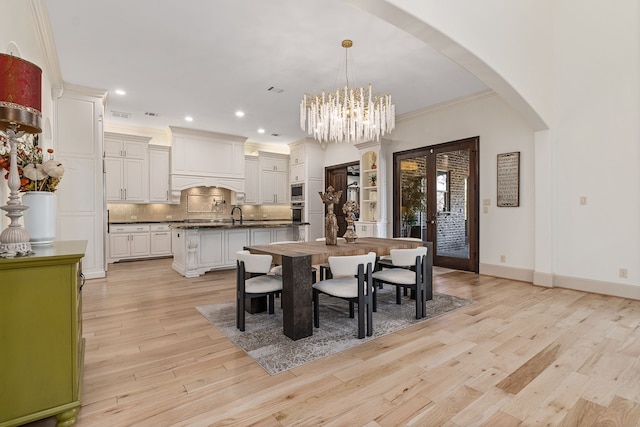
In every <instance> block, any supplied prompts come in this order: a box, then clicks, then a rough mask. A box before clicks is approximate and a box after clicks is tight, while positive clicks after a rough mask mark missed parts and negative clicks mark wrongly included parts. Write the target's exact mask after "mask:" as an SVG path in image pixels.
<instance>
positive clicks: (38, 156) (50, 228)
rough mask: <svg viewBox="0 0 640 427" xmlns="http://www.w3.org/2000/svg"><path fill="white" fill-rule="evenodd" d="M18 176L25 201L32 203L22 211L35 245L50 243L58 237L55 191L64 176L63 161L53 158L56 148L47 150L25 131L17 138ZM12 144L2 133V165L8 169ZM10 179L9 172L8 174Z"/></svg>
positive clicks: (0, 161) (6, 177) (34, 136)
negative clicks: (56, 231)
mask: <svg viewBox="0 0 640 427" xmlns="http://www.w3.org/2000/svg"><path fill="white" fill-rule="evenodd" d="M17 142H18V144H17V159H16V163H17V166H18V175H19V179H20V191H21V192H22V193H23V195H22V204H23V205H25V206H29V209H27V210H25V212H24V214H23V219H24V227H25V229H26V230H27V231H28V232H29V236H30V242H31V243H32V244H49V243H51V242H53V240H54V239H55V227H56V210H57V202H56V196H55V194H54V191H56V188H57V186H58V184H59V183H60V180H61V179H62V175H64V167H63V166H62V163H60V162H59V161H57V160H55V159H54V158H53V149H51V148H49V149H48V150H46V152H44V151H43V149H42V147H40V146H38V135H33V134H24V135H23V136H21V137H20V138H18V140H17ZM10 166H11V160H10V146H9V142H8V140H7V138H6V137H2V136H0V168H4V169H6V170H7V171H9V168H10ZM5 179H9V173H8V172H7V173H6V174H5Z"/></svg>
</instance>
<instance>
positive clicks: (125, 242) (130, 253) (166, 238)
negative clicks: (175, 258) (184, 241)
mask: <svg viewBox="0 0 640 427" xmlns="http://www.w3.org/2000/svg"><path fill="white" fill-rule="evenodd" d="M171 253H172V252H171V228H170V226H169V224H165V223H161V224H122V225H111V226H110V227H109V263H113V262H118V261H120V260H123V259H133V258H136V259H137V258H150V257H158V256H170V255H171Z"/></svg>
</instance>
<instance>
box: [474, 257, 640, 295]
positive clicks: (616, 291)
mask: <svg viewBox="0 0 640 427" xmlns="http://www.w3.org/2000/svg"><path fill="white" fill-rule="evenodd" d="M480 274H485V275H487V276H495V277H504V278H505V279H511V280H520V281H523V282H530V283H533V284H534V285H537V286H545V287H548V288H552V287H558V288H566V289H573V290H576V291H583V292H591V293H595V294H601V295H610V296H614V297H621V298H629V299H635V300H640V286H634V285H628V284H626V283H613V282H605V281H602V280H593V279H585V278H581V277H571V276H561V275H557V274H551V273H542V272H535V271H533V270H528V269H525V268H514V267H505V266H501V265H495V264H480Z"/></svg>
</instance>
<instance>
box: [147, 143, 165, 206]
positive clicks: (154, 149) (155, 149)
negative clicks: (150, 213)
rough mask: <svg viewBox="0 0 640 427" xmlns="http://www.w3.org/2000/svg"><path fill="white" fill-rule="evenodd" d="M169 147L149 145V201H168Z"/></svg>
mask: <svg viewBox="0 0 640 427" xmlns="http://www.w3.org/2000/svg"><path fill="white" fill-rule="evenodd" d="M169 150H170V147H166V146H161V145H149V202H151V203H168V202H169Z"/></svg>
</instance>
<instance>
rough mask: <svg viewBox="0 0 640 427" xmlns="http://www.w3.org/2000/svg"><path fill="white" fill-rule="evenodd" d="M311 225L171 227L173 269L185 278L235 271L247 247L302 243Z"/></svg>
mask: <svg viewBox="0 0 640 427" xmlns="http://www.w3.org/2000/svg"><path fill="white" fill-rule="evenodd" d="M306 225H308V224H307V223H295V224H294V223H292V222H291V221H244V222H242V223H240V222H239V221H235V222H231V221H230V220H190V221H188V222H181V223H174V224H171V250H172V253H173V263H172V264H171V267H172V268H173V269H174V270H175V271H177V272H178V273H180V274H182V275H183V276H185V277H198V276H201V275H203V274H204V273H206V272H207V271H212V270H220V269H226V268H235V266H236V253H237V252H238V251H241V250H243V249H244V248H245V247H246V246H252V245H267V244H269V243H272V242H281V241H290V240H299V236H304V230H300V229H301V228H302V227H304V226H306Z"/></svg>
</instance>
